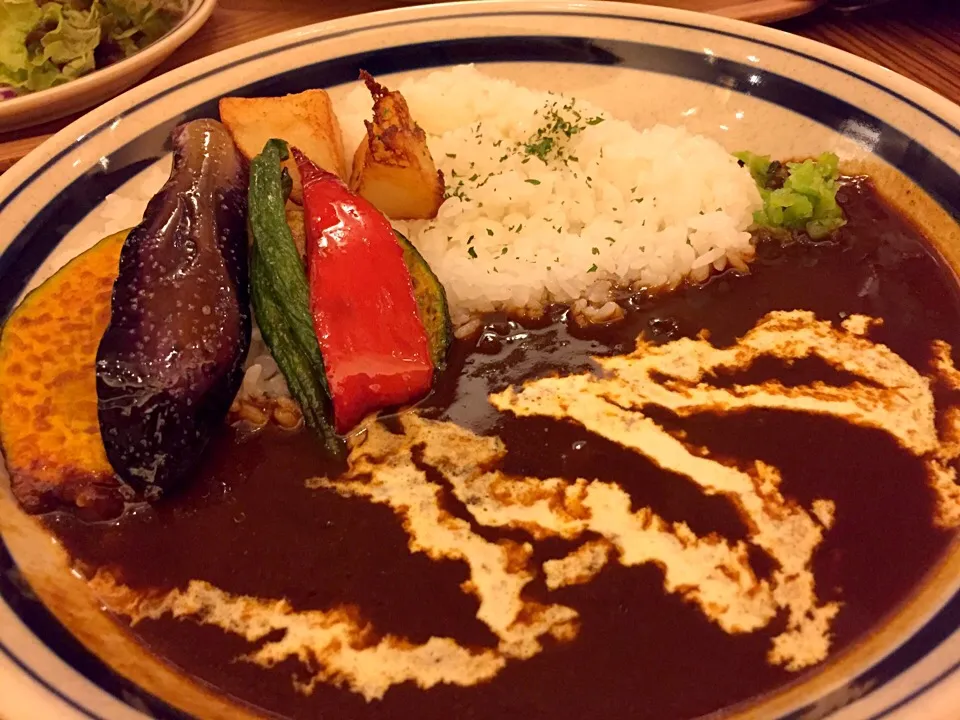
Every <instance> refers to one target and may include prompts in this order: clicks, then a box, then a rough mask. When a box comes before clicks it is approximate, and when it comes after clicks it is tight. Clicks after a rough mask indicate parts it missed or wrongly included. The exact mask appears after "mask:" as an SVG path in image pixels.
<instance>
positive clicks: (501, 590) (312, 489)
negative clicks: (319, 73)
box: [0, 66, 960, 720]
mask: <svg viewBox="0 0 960 720" xmlns="http://www.w3.org/2000/svg"><path fill="white" fill-rule="evenodd" d="M453 83H462V84H471V85H473V86H475V87H476V88H477V93H476V94H477V98H478V99H477V100H476V101H475V103H474V104H473V105H471V106H469V107H465V108H461V109H460V110H457V111H453V110H452V111H451V113H450V116H449V117H443V118H434V117H432V116H431V115H430V113H429V112H427V111H426V110H425V109H424V108H426V107H427V105H426V104H425V103H427V102H428V101H429V98H431V97H437V96H442V95H443V92H444V88H445V87H449V86H450V85H451V84H453ZM421 123H422V125H423V126H421ZM170 140H171V145H172V148H173V156H172V165H171V166H170V170H169V173H166V171H165V170H164V171H163V172H164V175H165V178H166V179H165V181H164V182H163V183H162V187H158V188H157V189H156V192H155V193H154V192H153V190H152V189H151V193H153V194H152V199H151V200H150V201H149V203H147V205H146V207H145V208H138V212H139V211H140V210H142V211H143V214H142V219H140V220H139V221H138V220H137V218H134V219H133V221H132V222H131V223H130V227H129V228H128V229H125V230H123V231H122V232H119V233H113V234H109V235H108V236H107V237H106V238H105V239H102V240H99V242H96V243H95V244H93V245H92V246H91V247H90V248H89V249H88V250H86V251H85V252H83V253H81V254H79V255H78V256H77V257H76V258H75V259H73V260H72V261H71V262H69V263H68V264H66V265H65V266H64V267H63V268H62V269H60V270H59V272H57V273H56V274H54V275H53V276H52V277H51V278H50V279H49V280H47V281H46V282H44V283H43V284H42V285H40V286H39V287H38V288H37V289H35V290H34V291H33V292H31V293H30V294H29V295H27V296H26V297H25V298H24V299H23V301H22V302H21V304H20V306H19V307H18V308H16V309H15V310H14V312H13V313H12V314H11V315H10V317H9V318H8V319H7V320H6V323H5V325H4V327H3V333H2V336H0V442H2V449H3V453H4V457H5V460H6V465H7V468H8V471H9V474H10V477H11V486H12V489H13V492H14V494H15V496H16V498H17V499H18V501H19V502H20V504H21V506H22V508H23V509H24V510H25V511H26V512H27V513H31V514H34V515H37V516H38V519H39V521H40V522H42V523H43V524H44V526H45V528H47V529H48V530H49V532H50V533H52V534H53V535H54V536H55V537H56V538H57V539H58V540H59V541H60V542H61V543H62V544H63V547H64V548H65V550H66V551H67V552H68V553H69V555H70V557H71V559H72V562H73V564H74V567H75V571H76V572H77V573H79V574H80V575H81V576H82V577H83V578H84V579H85V582H86V583H87V584H88V585H89V587H90V589H91V591H92V592H93V593H94V594H95V596H96V597H97V598H98V600H99V601H100V602H101V603H102V605H103V607H104V608H105V611H106V612H108V613H110V614H111V615H112V617H113V618H114V619H115V622H116V623H117V625H118V626H119V627H121V628H123V629H124V630H125V631H126V632H128V633H130V634H131V635H132V636H133V637H135V638H136V640H137V641H138V642H139V643H140V644H142V646H144V647H145V648H146V649H147V650H148V651H149V652H150V653H152V654H154V655H155V656H157V657H159V658H161V659H162V660H164V661H166V662H168V663H169V664H171V665H172V666H173V667H175V668H177V671H178V672H180V673H182V674H183V675H184V676H185V677H187V678H189V679H191V680H195V681H197V682H199V683H202V684H203V685H204V686H206V687H209V688H213V689H214V690H215V691H216V692H217V693H220V694H222V695H223V696H224V697H226V698H229V699H230V702H235V703H237V705H238V707H239V706H243V707H246V708H247V709H248V710H252V711H253V712H255V713H274V714H278V715H282V716H284V717H344V718H402V717H417V718H451V717H467V716H469V717H476V718H491V719H493V718H504V717H529V718H548V717H549V718H552V719H556V718H580V717H603V718H609V719H610V720H614V719H616V718H631V719H638V718H666V717H670V718H692V717H698V716H700V715H703V714H707V713H710V712H713V711H717V710H721V709H724V708H729V707H731V706H733V705H737V704H738V703H743V702H745V701H748V700H750V699H752V698H757V697H759V696H762V695H764V694H765V693H769V692H771V691H773V690H775V689H777V688H780V687H783V686H786V685H787V684H788V683H791V682H792V681H794V680H795V679H796V678H798V677H802V676H803V675H804V674H805V673H812V672H817V671H818V670H819V669H821V668H823V667H824V665H825V663H827V662H828V661H830V660H831V659H832V658H834V657H835V656H836V655H837V653H838V652H840V651H841V650H843V649H845V648H850V647H853V646H854V645H855V644H856V643H857V642H858V641H861V640H863V639H864V638H865V637H866V636H867V635H868V634H869V633H871V632H873V631H875V630H876V629H877V628H878V627H880V625H881V624H882V623H883V622H884V621H885V620H886V619H887V618H889V617H890V616H891V615H892V614H893V613H894V612H896V611H897V609H898V608H900V607H901V606H903V604H904V603H905V602H906V601H907V600H908V599H909V598H910V597H911V595H912V594H913V593H914V592H915V591H916V589H917V588H918V587H919V586H920V585H921V583H922V581H923V580H924V577H925V574H926V572H927V570H928V569H929V568H931V567H933V566H934V565H935V564H936V563H937V562H938V561H939V560H940V559H941V558H942V557H943V556H944V555H945V553H946V552H947V549H948V547H949V546H950V545H951V543H952V542H953V540H954V538H955V535H956V530H957V527H958V526H960V485H958V483H957V480H956V465H957V461H958V459H960V414H958V407H960V406H958V403H957V398H958V392H960V372H958V371H957V369H956V367H955V364H954V362H955V360H954V358H955V353H954V349H955V348H958V347H960V292H958V289H960V286H958V284H957V280H956V277H955V275H954V273H953V271H952V270H951V269H950V267H949V266H948V265H947V264H946V263H945V262H944V261H943V260H942V259H941V257H940V255H939V254H938V252H937V251H936V250H935V249H934V246H933V244H931V242H930V241H929V240H928V239H927V238H926V237H924V236H923V234H922V233H921V231H920V230H919V229H918V228H917V227H916V226H915V225H914V224H913V223H912V222H911V221H910V220H909V219H907V218H906V217H904V216H902V215H901V214H900V212H899V211H898V210H897V209H896V208H895V207H894V206H893V205H892V204H890V203H889V202H888V201H887V200H886V199H885V198H884V194H883V187H882V186H879V183H877V184H875V182H874V180H873V179H871V177H868V176H866V175H863V174H856V173H854V172H852V171H851V170H850V169H848V168H845V167H844V165H843V163H842V162H840V161H839V159H838V158H837V156H836V155H834V154H833V153H831V152H829V149H825V150H826V151H825V152H824V153H823V154H821V155H819V156H817V157H814V158H793V159H790V158H780V159H771V158H770V157H766V156H761V155H759V154H756V153H754V152H752V151H750V150H749V149H742V151H739V152H737V153H735V154H733V155H731V154H730V153H729V152H728V150H726V149H724V148H723V147H722V146H720V145H719V144H718V143H716V142H714V141H713V140H711V139H709V138H705V137H702V136H698V135H693V134H692V133H689V132H687V131H686V130H684V129H683V128H671V127H667V126H655V127H653V128H647V129H640V130H638V129H636V128H634V127H633V126H631V125H630V124H628V123H625V122H623V121H620V120H618V119H616V118H614V117H612V116H611V115H609V114H608V113H607V112H605V111H604V110H603V109H602V108H597V107H593V106H591V105H590V104H588V103H586V102H583V101H582V100H578V99H577V98H574V97H568V96H565V95H560V94H553V93H541V92H537V91H533V90H529V89H526V88H522V87H519V86H517V85H515V84H513V83H510V82H507V81H504V80H498V79H496V78H492V77H489V76H487V75H484V74H483V73H481V72H480V71H479V70H477V69H476V68H473V67H470V66H466V67H458V68H450V69H445V70H440V71H437V72H435V73H432V74H430V75H427V76H424V77H423V78H421V79H419V80H410V81H406V82H405V83H403V84H402V85H401V86H400V87H399V89H396V90H391V89H388V88H386V87H384V86H383V85H381V84H379V83H378V82H377V81H376V80H375V79H374V78H372V77H371V76H370V75H368V74H367V73H362V75H361V78H360V82H359V83H358V84H357V87H356V88H355V91H354V92H353V93H352V94H351V95H350V96H349V97H348V99H347V101H346V102H345V103H344V104H343V105H342V106H338V107H337V108H334V104H333V102H331V99H330V97H329V96H327V94H326V93H325V92H324V91H322V90H310V91H307V92H304V93H301V94H299V95H289V96H286V97H280V98H223V99H222V100H221V103H220V117H219V119H200V120H193V121H190V122H187V123H185V124H183V125H180V126H179V127H177V128H176V129H175V130H174V132H173V133H172V135H171V138H170ZM354 148H355V151H354ZM144 182H146V181H144ZM158 185H159V183H158ZM878 559H882V563H880V564H881V565H882V567H878ZM169 699H170V700H172V701H173V702H174V704H175V703H176V698H169Z"/></svg>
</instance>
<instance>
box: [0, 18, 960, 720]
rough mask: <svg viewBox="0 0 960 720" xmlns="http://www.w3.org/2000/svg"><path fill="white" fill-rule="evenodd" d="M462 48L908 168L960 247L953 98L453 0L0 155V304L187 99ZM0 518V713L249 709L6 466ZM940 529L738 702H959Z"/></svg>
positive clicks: (768, 44)
mask: <svg viewBox="0 0 960 720" xmlns="http://www.w3.org/2000/svg"><path fill="white" fill-rule="evenodd" d="M463 62H476V63H480V64H483V67H484V69H485V70H486V71H487V72H490V73H493V74H496V75H501V76H505V77H510V78H512V79H515V80H518V81H520V82H522V83H524V84H527V85H530V86H534V87H540V88H546V89H554V90H562V91H564V92H568V93H571V94H575V95H577V96H579V97H584V98H586V99H589V100H592V101H593V102H595V103H597V104H598V105H600V106H602V107H604V108H605V109H607V110H608V111H610V112H612V113H613V114H614V115H618V116H620V117H623V118H626V119H630V120H632V121H633V122H634V123H635V124H637V125H638V126H646V125H650V124H652V123H654V122H667V123H671V124H683V125H686V126H687V127H688V128H690V129H691V130H693V131H696V132H702V133H705V134H708V135H710V136H712V137H714V138H716V139H718V140H719V141H721V142H722V143H723V144H724V145H726V147H727V148H728V149H730V150H734V149H741V148H743V147H749V148H751V149H753V150H755V151H759V152H766V153H772V154H774V155H775V156H778V157H790V156H808V155H811V154H816V153H818V152H820V151H822V150H824V149H826V148H829V149H833V150H835V151H836V152H838V154H839V155H840V156H841V158H842V160H843V161H844V162H846V163H848V164H862V165H866V166H868V167H870V168H871V169H872V171H873V172H874V173H875V174H876V176H877V177H878V178H887V179H890V183H891V187H894V186H897V183H900V185H899V186H900V187H903V182H902V178H903V177H906V178H909V180H910V181H912V183H913V184H914V185H913V190H912V191H911V192H912V195H911V196H912V197H916V196H918V195H919V196H921V197H922V198H926V200H924V202H925V203H927V204H926V205H925V204H924V203H920V204H919V205H915V207H926V208H928V209H929V208H930V207H933V206H931V205H930V204H929V203H930V202H931V199H932V202H933V203H936V204H939V209H935V212H933V215H938V216H942V218H946V220H945V221H944V222H946V223H947V224H946V225H943V224H941V225H940V227H948V228H949V227H950V226H951V224H952V227H953V230H951V231H949V232H946V233H944V234H943V235H942V237H939V238H938V240H941V241H942V245H941V247H940V249H941V251H942V252H943V254H944V255H945V256H946V257H948V258H951V260H952V261H955V260H956V258H958V257H960V247H957V246H955V241H954V240H951V239H950V238H951V237H952V238H955V237H956V232H955V231H956V225H955V219H956V218H958V217H960V109H958V108H957V107H956V106H955V105H953V104H952V103H950V102H948V101H947V100H945V99H943V98H941V97H939V96H937V95H936V94H934V93H932V92H930V91H929V90H926V89H924V88H922V87H920V86H919V85H917V84H915V83H913V82H911V81H909V80H906V79H904V78H902V77H899V76H897V75H895V74H893V73H891V72H889V71H887V70H884V69H882V68H880V67H878V66H876V65H873V64H871V63H868V62H866V61H863V60H860V59H858V58H855V57H853V56H851V55H848V54H846V53H843V52H840V51H837V50H834V49H831V48H828V47H825V46H822V45H818V44H816V43H812V42H810V41H807V40H804V39H802V38H798V37H794V36H791V35H787V34H784V33H781V32H778V31H775V30H771V29H768V28H763V27H758V26H754V25H748V24H744V23H739V22H735V21H729V20H725V19H721V18H716V17H711V16H707V15H696V14H692V13H686V12H679V11H673V10H666V9H660V8H653V7H643V6H637V5H621V4H616V3H607V2H604V3H599V2H585V3H559V2H540V1H536V2H494V3H456V4H450V5H442V6H430V7H423V8H408V9H404V10H398V11H391V12H386V13H378V14H373V15H368V16H362V17H353V18H348V19H344V20H340V21H336V22H332V23H326V24H322V25H317V26H313V27H308V28H304V29H301V30H296V31H292V32H287V33H283V34H280V35H277V36H274V37H270V38H266V39H263V40H259V41H256V42H253V43H249V44H246V45H243V46H241V47H237V48H234V49H231V50H229V51H226V52H223V53H219V54H218V55H215V56H213V57H210V58H206V59H204V60H202V61H198V62H196V63H193V64H191V65H189V66H186V67H183V68H179V69H177V70H175V71H173V72H171V73H169V74H167V75H165V76H164V77H162V78H158V79H156V80H154V81H152V82H149V83H147V84H145V85H142V86H140V87H137V88H135V89H133V90H131V91H130V92H128V93H126V94H124V95H123V96H121V97H119V98H116V99H115V100H113V101H111V102H109V103H107V104H105V105H103V106H102V107H100V108H98V109H97V110H95V111H93V112H91V113H90V114H89V115H87V116H85V117H84V118H82V119H81V120H79V121H77V122H76V123H74V124H73V125H71V126H70V127H68V128H67V129H65V130H64V131H62V132H60V133H58V134H57V135H56V136H55V137H53V138H52V139H51V140H49V141H48V142H46V143H45V144H44V145H43V146H42V147H40V148H39V149H37V150H36V151H34V152H33V153H31V154H30V155H29V156H28V157H27V158H26V159H25V160H23V161H21V162H20V163H18V164H17V165H16V166H14V167H13V168H12V169H11V170H10V171H8V172H7V173H6V174H5V175H3V176H2V177H0V228H3V230H2V233H3V234H2V236H0V251H2V255H0V316H5V315H6V314H7V313H8V312H9V311H10V310H11V308H12V307H13V306H14V305H15V304H16V302H17V300H18V298H19V297H20V296H21V294H22V292H23V291H24V289H25V288H27V287H29V286H31V285H33V284H35V283H36V282H37V280H38V278H40V277H43V276H46V275H48V274H49V273H50V272H51V271H52V270H53V269H54V268H55V267H57V266H59V265H60V264H62V263H63V261H64V260H65V259H66V257H68V256H69V255H70V254H71V253H73V252H75V249H74V248H75V247H76V244H82V243H86V244H89V238H88V237H87V236H88V234H89V232H91V231H92V232H94V233H95V232H96V231H98V230H100V229H102V228H101V227H100V225H99V224H98V222H97V221H96V220H94V219H92V218H91V217H90V213H91V212H92V211H94V210H95V209H96V208H97V207H98V205H99V204H100V203H101V202H102V201H103V199H104V197H105V196H106V194H108V193H109V192H112V191H114V190H115V189H116V188H117V187H119V186H124V187H126V188H128V189H129V188H131V187H133V185H135V183H136V182H137V178H138V177H142V175H140V173H142V172H144V171H146V170H147V169H148V168H149V167H150V166H151V165H153V164H154V163H155V162H158V161H159V160H160V159H161V158H163V157H164V155H165V146H164V141H165V138H166V137H167V134H168V132H169V130H170V129H171V128H172V127H173V126H174V125H176V124H177V123H178V122H181V121H182V120H183V119H185V118H191V117H201V116H215V112H216V101H217V99H218V98H219V97H221V96H223V95H226V94H245V95H256V94H281V93H283V92H290V91H297V90H302V89H305V88H309V87H327V88H332V89H333V96H334V98H335V100H336V98H339V97H342V93H343V89H342V87H341V86H343V85H344V84H345V83H348V82H350V81H352V80H353V79H354V78H355V77H356V73H357V70H358V68H359V67H364V68H366V69H368V70H370V71H371V72H373V73H375V74H376V75H378V76H380V77H381V79H386V80H387V81H388V82H390V83H395V82H396V81H397V80H398V79H399V78H400V76H402V75H406V74H410V73H419V72H423V71H424V70H425V69H428V68H436V67H440V66H445V65H450V64H458V63H463ZM898 178H899V179H898ZM916 187H919V188H920V189H922V191H923V192H922V193H917V192H916ZM904 204H905V205H909V201H904ZM907 209H908V210H909V207H908V208H907ZM950 216H952V217H953V218H954V220H951V219H950ZM934 225H935V223H934ZM927 227H933V225H928V226H927ZM58 248H59V251H58ZM0 530H2V533H3V541H4V544H3V545H2V546H0V594H2V599H3V601H2V602H0V687H2V689H3V690H2V692H0V716H3V717H4V718H9V719H10V720H19V719H20V718H37V717H43V718H48V717H49V718H53V717H56V718H81V717H85V718H134V717H137V716H138V713H139V712H141V711H142V712H146V713H150V714H153V715H155V716H157V717H164V718H166V717H171V716H172V714H171V711H170V709H169V707H170V705H173V706H177V707H179V708H181V709H183V710H186V711H187V712H191V713H194V714H199V715H204V716H211V717H214V716H217V717H239V716H241V715H242V714H243V713H242V711H240V710H236V709H231V707H230V706H228V705H226V704H224V703H223V702H221V701H218V700H215V699H213V700H212V699H211V698H210V696H209V691H208V690H207V689H205V688H203V687H200V686H196V685H192V684H190V683H183V682H181V681H180V680H179V679H178V678H177V677H176V675H175V673H173V671H172V670H171V669H170V668H169V667H166V666H163V665H160V664H156V663H155V664H153V665H150V664H149V663H150V662H151V661H149V660H144V659H143V658H141V657H139V656H137V652H136V650H135V648H131V647H130V643H129V641H128V640H126V639H125V638H124V637H120V636H117V633H116V631H115V630H113V629H112V628H113V626H112V625H111V624H110V622H109V621H105V620H104V619H103V618H102V617H101V616H99V613H98V611H97V605H96V600H95V599H94V598H91V597H90V595H89V591H88V589H87V587H86V585H85V583H84V582H83V581H82V580H81V579H80V578H79V577H78V576H76V575H71V574H69V572H68V571H67V570H66V568H65V558H64V555H63V553H62V551H61V550H60V549H59V548H58V546H57V545H56V544H54V543H51V542H50V540H49V537H48V536H47V535H46V534H45V533H44V532H43V531H42V530H40V529H39V528H38V526H37V524H36V523H35V522H34V521H33V520H32V519H30V518H27V517H25V516H24V515H23V514H22V513H21V512H20V511H19V510H18V509H17V507H16V505H15V503H14V502H13V501H12V499H11V497H10V493H9V488H8V487H7V486H6V485H4V486H2V487H0ZM951 547H952V549H953V550H952V553H949V554H948V555H949V556H948V557H947V558H946V559H945V561H944V563H943V564H942V565H940V566H938V567H936V568H931V571H930V574H929V577H928V580H927V582H926V583H925V584H924V585H923V586H922V587H921V588H918V590H917V591H916V593H915V595H914V597H913V598H912V600H911V601H910V602H909V603H908V605H907V606H906V607H904V608H903V610H902V612H900V613H899V614H898V615H897V616H896V617H894V618H892V619H890V620H889V621H888V622H886V623H881V625H880V626H878V627H877V628H876V629H875V631H874V632H873V633H872V635H871V636H870V637H869V638H868V639H867V640H866V641H864V642H862V643H860V644H858V645H857V646H856V647H855V648H853V649H852V650H850V651H849V652H844V653H842V654H841V655H842V656H841V657H838V658H836V659H834V660H833V661H831V662H828V663H826V665H825V666H824V667H823V668H822V669H821V670H820V671H818V672H816V673H813V674H811V675H807V676H804V677H803V678H802V680H801V681H798V684H797V685H795V686H791V687H787V688H784V689H782V690H781V691H779V692H777V693H774V694H773V695H772V696H770V697H767V698H764V699H762V700H761V701H760V702H759V704H756V705H753V706H750V707H749V708H747V709H746V710H745V712H746V715H745V716H747V717H751V718H768V717H790V718H820V717H825V716H826V715H828V714H831V713H834V712H836V713H837V717H841V718H868V717H869V718H876V719H879V718H888V717H914V718H924V719H930V720H953V719H955V718H956V717H957V708H958V707H960V670H958V668H960V631H958V629H957V628H958V621H960V592H958V590H960V573H958V572H957V568H958V563H957V560H958V557H960V545H958V543H957V542H956V541H954V542H953V545H952V546H951ZM881 571H882V568H878V572H881ZM30 585H32V586H33V591H31V589H30V587H29V586H30ZM34 591H35V593H36V594H37V595H39V596H40V598H41V599H42V600H43V601H44V602H46V603H47V607H48V608H50V609H52V611H53V614H51V613H50V612H49V610H48V609H45V608H44V606H43V604H41V603H40V602H38V601H37V599H36V597H35V596H34ZM54 615H55V616H56V618H54ZM60 623H63V624H66V625H67V626H69V627H70V629H71V631H72V632H73V633H75V634H76V635H77V636H78V637H79V638H80V641H79V642H78V641H77V640H76V639H74V638H71V636H70V634H69V633H67V632H66V631H65V630H64V629H63V627H62V625H61V624H60ZM86 648H96V651H97V653H99V655H100V659H97V658H95V657H94V656H93V655H92V654H91V653H90V652H89V651H88V650H87V649H86ZM111 668H112V669H111ZM690 682H691V683H695V682H697V678H690ZM544 692H550V690H549V688H545V689H544ZM158 696H159V697H158Z"/></svg>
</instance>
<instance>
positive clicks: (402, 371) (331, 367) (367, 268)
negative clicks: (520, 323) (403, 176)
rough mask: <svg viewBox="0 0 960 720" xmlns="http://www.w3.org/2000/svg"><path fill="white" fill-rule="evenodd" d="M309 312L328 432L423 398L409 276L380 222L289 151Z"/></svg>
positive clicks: (425, 348)
mask: <svg viewBox="0 0 960 720" xmlns="http://www.w3.org/2000/svg"><path fill="white" fill-rule="evenodd" d="M292 151H293V156H294V158H295V159H296V162H297V168H298V169H299V170H300V178H301V180H302V182H303V207H304V216H305V219H306V231H307V275H308V279H309V284H310V311H311V313H312V315H313V327H314V330H315V331H316V333H317V339H318V340H319V343H320V351H321V353H322V354H323V362H324V365H325V369H326V373H327V383H328V385H329V386H330V394H331V396H332V400H333V415H334V423H335V426H336V429H337V432H338V433H344V432H346V431H348V430H350V429H351V428H352V427H354V426H355V425H356V424H357V423H358V422H359V421H360V420H362V419H363V417H364V416H365V415H367V414H368V413H370V412H372V411H374V410H379V409H382V408H385V407H390V406H394V405H402V404H404V403H408V402H411V401H413V400H416V399H418V398H420V397H422V396H423V395H425V394H426V393H427V392H428V391H429V389H430V385H431V383H432V382H433V370H434V368H433V361H432V360H431V357H430V349H429V345H428V341H427V333H426V330H425V329H424V327H423V322H422V321H421V320H420V314H419V310H418V308H417V300H416V297H415V296H414V292H413V283H412V282H411V280H410V271H409V270H408V269H407V265H406V263H405V262H404V261H403V251H402V250H401V249H400V245H399V244H398V243H397V240H396V236H395V235H394V233H393V228H392V227H391V226H390V223H389V222H388V221H387V219H386V218H385V217H384V216H383V215H382V214H381V213H380V212H379V211H378V210H377V209H376V208H375V207H374V206H373V205H371V204H370V203H369V202H367V201H366V200H364V199H363V198H361V197H359V196H357V195H355V194H353V193H352V192H350V190H349V189H348V188H347V186H346V185H344V183H343V182H342V181H341V180H340V178H338V177H337V176H336V175H333V174H332V173H329V172H327V171H325V170H323V169H321V168H319V167H317V166H316V165H315V164H314V163H312V162H311V161H310V160H309V159H308V158H306V157H305V156H304V155H303V153H301V152H300V151H299V150H297V149H296V148H293V149H292Z"/></svg>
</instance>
